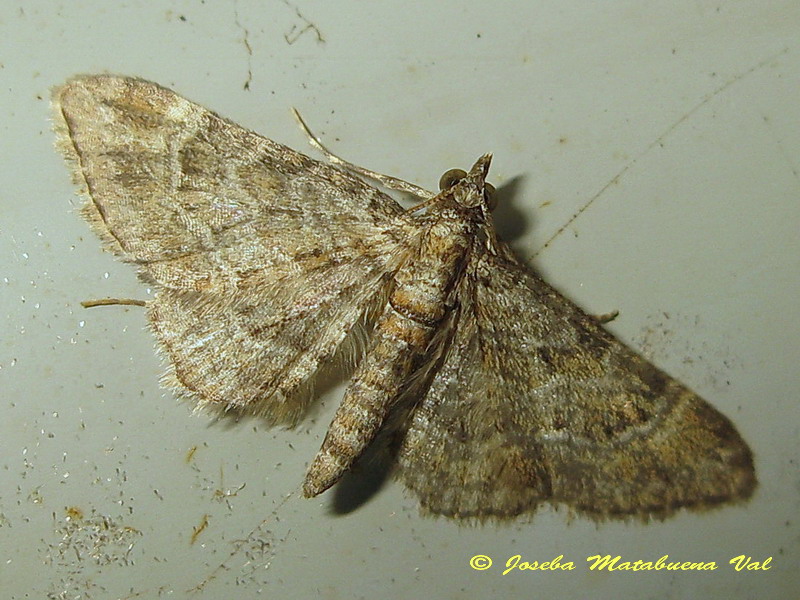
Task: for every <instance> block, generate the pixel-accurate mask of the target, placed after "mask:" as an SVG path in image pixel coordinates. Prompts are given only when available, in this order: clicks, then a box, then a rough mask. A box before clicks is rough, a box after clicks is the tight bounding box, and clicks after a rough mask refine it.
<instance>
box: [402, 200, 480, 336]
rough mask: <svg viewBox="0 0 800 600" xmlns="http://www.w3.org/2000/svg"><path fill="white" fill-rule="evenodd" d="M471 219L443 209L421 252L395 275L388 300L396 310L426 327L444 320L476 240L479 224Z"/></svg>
mask: <svg viewBox="0 0 800 600" xmlns="http://www.w3.org/2000/svg"><path fill="white" fill-rule="evenodd" d="M470 216H471V215H469V214H465V212H464V211H463V210H459V209H456V208H444V209H442V210H441V211H440V212H439V213H438V214H437V215H436V220H435V221H434V222H433V223H432V224H431V225H430V226H429V227H428V229H427V231H426V232H425V234H424V236H423V237H422V240H421V244H420V246H419V250H418V252H417V253H416V254H415V255H414V256H413V257H412V258H411V260H409V261H408V262H407V263H406V264H404V265H403V266H402V267H401V268H400V269H399V270H398V271H397V273H396V274H395V277H394V280H395V289H394V291H393V293H392V295H391V297H390V298H389V304H390V305H391V306H392V307H393V308H394V310H396V311H397V312H399V313H400V314H401V315H404V316H406V317H408V318H410V319H411V320H413V321H416V322H418V323H423V324H431V325H433V324H435V323H438V322H439V321H441V320H442V319H443V318H444V316H445V314H446V305H447V301H448V298H449V296H450V293H451V292H452V290H453V288H454V287H455V285H456V283H457V282H458V280H459V279H460V277H461V274H462V273H463V268H464V265H465V264H466V262H467V260H468V258H469V252H470V249H471V247H472V244H473V240H474V239H475V231H476V229H477V223H476V221H475V220H474V219H473V218H470Z"/></svg>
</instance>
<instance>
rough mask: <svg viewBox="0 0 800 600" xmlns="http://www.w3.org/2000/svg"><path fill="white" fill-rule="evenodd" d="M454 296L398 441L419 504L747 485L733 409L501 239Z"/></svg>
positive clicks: (692, 497)
mask: <svg viewBox="0 0 800 600" xmlns="http://www.w3.org/2000/svg"><path fill="white" fill-rule="evenodd" d="M458 302H459V305H460V306H459V315H458V320H457V322H456V323H455V326H456V327H457V329H456V330H455V332H454V334H453V337H452V341H451V343H450V345H449V347H448V348H447V350H446V351H445V352H446V353H445V354H444V355H443V357H442V359H441V360H442V364H441V366H440V368H439V370H438V373H436V375H435V376H434V377H433V379H432V383H431V386H430V388H429V389H428V391H427V393H426V394H425V395H424V396H423V397H422V399H421V400H420V402H419V404H418V405H417V407H416V409H415V410H414V411H413V413H412V416H411V419H410V421H409V425H408V429H407V432H406V433H405V436H404V438H403V440H402V442H401V445H400V449H399V455H398V457H399V463H400V466H401V477H402V478H403V479H404V480H405V483H406V484H407V485H408V487H409V488H410V489H411V490H413V492H414V493H415V494H417V495H418V496H419V498H420V501H421V504H422V507H423V509H425V510H427V511H429V512H431V513H435V514H442V515H447V516H451V517H460V518H477V519H485V518H506V517H512V516H514V515H517V514H520V513H523V512H530V511H533V510H535V509H536V507H537V506H538V505H539V504H540V503H542V502H543V501H552V502H562V503H566V504H568V505H570V506H572V507H574V508H575V509H577V510H579V511H583V512H587V513H591V514H593V515H595V516H596V517H598V518H603V517H608V516H618V515H638V516H641V517H643V518H646V517H649V516H663V515H665V514H668V513H669V512H671V511H673V510H675V509H677V508H679V507H683V506H686V507H691V506H696V507H703V506H710V505H714V504H717V503H720V502H725V501H730V500H736V499H744V498H746V497H748V496H749V495H750V494H751V493H752V491H753V489H754V487H755V484H756V480H755V474H754V470H753V460H752V455H751V452H750V449H749V448H748V446H747V444H746V443H745V442H744V441H743V440H742V439H741V437H740V436H739V434H738V433H737V431H736V429H735V428H734V426H733V425H732V424H731V423H730V421H729V420H728V419H727V418H726V417H724V416H723V415H722V414H720V413H719V412H717V411H716V410H715V409H714V408H712V407H711V406H710V405H709V404H708V403H706V402H705V401H704V400H702V399H701V398H700V397H698V396H697V395H696V394H695V393H693V392H692V391H691V390H689V389H688V388H686V387H685V386H683V385H682V384H680V383H679V382H677V381H676V380H674V379H672V378H671V377H669V376H668V375H666V374H665V373H663V372H662V371H660V370H658V369H657V368H656V367H654V366H653V365H651V364H650V363H649V362H647V361H646V360H644V359H643V358H642V357H640V356H639V355H638V354H636V353H635V352H633V351H632V350H630V349H629V348H627V347H626V346H624V345H623V344H622V343H621V342H619V341H618V340H617V339H615V338H614V337H613V336H611V335H610V334H609V333H608V332H606V331H605V330H604V329H602V328H601V327H600V326H598V324H597V322H596V320H595V319H594V318H592V317H590V316H587V315H586V314H585V313H583V312H582V311H581V310H580V309H579V308H577V307H576V306H575V305H573V304H572V303H571V302H569V301H568V300H566V299H565V298H564V297H562V296H561V295H560V294H558V293H557V292H556V291H555V290H553V289H552V288H551V287H549V286H548V285H547V284H546V283H544V282H543V281H542V280H541V279H540V278H539V277H538V276H536V275H535V274H534V273H532V272H530V271H529V270H527V269H526V268H525V267H524V266H523V265H522V264H520V263H519V262H518V261H517V260H516V259H515V258H514V257H513V256H512V255H511V253H510V251H508V249H507V248H505V247H501V248H500V253H499V255H498V256H493V255H490V254H488V253H484V254H477V255H476V256H475V257H474V258H473V260H472V261H471V263H470V265H469V267H468V269H467V271H466V274H465V277H464V280H463V283H462V286H461V288H460V289H459V297H458Z"/></svg>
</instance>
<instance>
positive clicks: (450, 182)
mask: <svg viewBox="0 0 800 600" xmlns="http://www.w3.org/2000/svg"><path fill="white" fill-rule="evenodd" d="M491 162H492V155H491V154H484V155H483V156H481V157H480V158H479V159H478V160H477V161H475V164H474V165H472V168H471V169H470V170H469V173H467V172H466V171H464V170H463V169H450V170H449V171H447V172H446V173H445V174H444V175H442V177H441V179H439V189H440V190H441V191H442V192H444V191H449V192H450V194H449V195H450V196H451V197H452V198H453V200H455V201H456V203H457V204H459V205H460V206H463V207H464V208H476V207H478V206H481V207H483V208H484V209H485V210H486V212H489V211H492V210H494V208H495V206H497V199H496V198H495V195H494V186H493V185H492V184H491V183H487V182H486V175H487V174H488V173H489V165H490V164H491Z"/></svg>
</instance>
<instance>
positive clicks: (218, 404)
mask: <svg viewBox="0 0 800 600" xmlns="http://www.w3.org/2000/svg"><path fill="white" fill-rule="evenodd" d="M53 106H54V112H55V123H56V124H55V130H56V133H57V137H58V146H59V147H60V149H61V150H62V151H63V153H64V155H65V156H66V158H67V159H68V162H69V164H70V166H71V168H72V171H73V175H74V179H75V182H76V183H77V184H78V186H79V187H80V188H81V191H82V192H83V195H84V197H85V204H84V206H83V216H84V217H85V218H86V220H87V221H88V222H89V223H90V224H91V226H92V228H93V229H94V231H95V232H96V233H97V234H98V235H99V236H100V238H101V239H102V240H103V242H104V245H105V247H106V248H107V249H109V250H111V251H112V252H114V253H115V254H116V255H117V256H119V257H120V258H122V260H124V261H126V262H129V263H132V264H134V265H135V266H136V267H137V268H138V271H139V274H140V275H141V277H142V279H144V280H145V281H146V282H147V283H148V284H150V285H151V286H153V287H154V289H155V290H156V291H157V293H156V295H155V297H154V298H153V299H152V301H150V302H148V303H147V316H148V320H149V322H150V325H151V327H152V330H153V332H154V334H155V337H156V339H157V341H158V346H159V348H160V350H161V351H162V352H163V353H164V354H165V355H166V357H167V358H168V363H169V367H168V372H167V373H166V375H165V383H166V385H168V386H169V387H171V388H172V389H174V390H175V391H176V392H177V393H178V394H180V395H182V396H186V397H189V398H191V399H192V400H194V401H195V402H196V404H197V406H199V407H201V408H216V409H221V410H230V409H237V410H243V411H246V412H249V413H255V414H258V415H261V416H262V417H263V418H265V419H266V420H267V421H268V422H269V423H270V424H273V425H277V424H285V425H293V424H296V423H297V422H298V421H299V420H300V419H301V418H302V416H303V414H304V411H305V409H306V408H307V406H308V403H309V401H310V400H309V399H310V397H311V396H313V394H309V393H308V390H309V387H310V385H311V383H312V382H313V380H314V376H315V375H316V374H317V373H318V372H319V371H320V369H321V368H322V367H323V366H324V365H326V364H327V363H329V362H330V361H331V360H332V359H333V358H334V357H335V356H336V355H337V352H339V351H340V350H341V348H342V347H344V344H346V343H348V342H349V341H350V340H356V341H360V342H361V343H362V345H363V346H364V350H363V352H362V353H360V358H359V360H358V362H357V365H356V366H355V370H354V373H353V375H352V379H351V381H350V383H349V386H348V388H347V390H346V392H345V395H344V398H343V399H342V401H341V404H340V405H339V407H338V409H337V411H336V414H335V416H334V418H333V421H332V422H331V424H330V427H329V429H328V431H327V435H326V436H325V439H324V441H323V443H322V447H321V448H320V450H319V452H318V453H317V455H316V456H315V457H314V459H313V460H312V461H311V464H310V467H309V468H308V472H307V473H306V476H305V480H304V483H303V493H304V495H305V496H307V497H312V496H316V495H318V494H320V493H321V492H323V491H325V490H326V489H328V488H329V487H331V486H332V485H334V484H335V483H336V482H337V481H338V480H339V479H340V478H341V477H342V475H343V474H344V473H345V472H346V471H347V470H348V469H350V468H351V466H352V465H353V464H354V463H355V462H356V461H357V460H358V458H359V457H360V456H361V455H362V454H363V453H364V451H365V449H366V448H367V447H368V446H369V445H370V444H372V443H373V441H374V440H375V439H376V436H378V434H379V433H381V432H383V431H386V430H388V429H389V428H390V424H393V425H391V429H392V432H393V433H392V436H393V437H392V440H393V446H392V447H393V451H394V453H395V459H396V464H397V473H398V475H399V477H400V478H401V479H402V480H403V482H404V483H405V485H406V486H407V487H408V488H409V489H410V490H411V491H412V492H413V493H414V494H415V495H416V496H417V497H418V498H419V502H420V504H421V507H422V509H423V511H424V512H427V513H432V514H436V515H445V516H448V517H452V518H456V519H470V520H478V521H480V520H486V519H498V520H499V519H508V518H512V517H515V516H517V515H520V514H522V513H532V512H533V511H535V510H536V509H537V508H538V507H539V506H541V505H542V504H545V503H553V504H566V505H568V506H569V507H571V508H572V509H574V510H575V511H578V512H582V513H587V514H588V515H590V516H592V517H594V518H597V519H603V518H610V517H626V516H636V517H640V518H643V519H647V518H650V517H654V516H655V517H662V516H666V515H669V514H671V513H672V512H674V511H675V510H676V509H679V508H682V507H686V508H694V509H701V508H706V507H710V506H714V505H718V504H720V503H725V502H732V501H738V500H744V499H746V498H748V497H749V496H750V495H751V494H752V492H753V489H754V487H755V485H756V477H755V472H754V468H753V457H752V453H751V451H750V449H749V448H748V446H747V444H746V443H745V442H744V441H743V440H742V438H741V437H740V435H739V434H738V433H737V431H736V429H735V427H734V426H733V425H732V424H731V422H730V421H729V420H728V419H727V418H726V417H724V416H723V415H722V414H720V413H719V412H717V411H716V410H715V409H714V408H712V407H711V406H710V405H709V404H708V403H707V402H705V401H704V400H702V399H701V398H700V397H698V396H697V395H696V394H695V393H694V392H692V391H691V390H690V389H688V388H687V387H686V386H684V385H683V384H681V383H680V382H678V381H676V380H675V379H673V378H671V377H670V376H668V375H667V374H665V373H663V372H662V371H660V370H659V369H658V368H656V367H655V366H653V365H652V364H650V363H649V362H647V361H646V360H645V359H643V358H642V357H641V356H639V355H638V354H637V353H635V352H634V351H632V350H631V349H629V348H628V347H626V346H625V345H623V344H622V343H621V342H620V341H618V340H617V339H615V338H614V337H613V336H612V335H611V334H609V333H608V332H607V331H606V330H604V329H603V328H602V326H601V325H600V323H599V322H598V320H597V319H596V318H594V317H592V316H589V315H587V314H586V313H584V312H583V311H582V310H580V309H579V308H578V307H576V306H575V305H574V304H573V303H572V302H570V301H569V300H567V299H566V298H564V297H563V296H561V295H560V294H559V293H558V292H556V291H555V290H554V289H553V288H551V287H550V286H549V285H547V284H546V283H545V282H544V281H543V280H542V279H541V278H540V277H539V276H538V275H536V274H535V273H534V272H532V271H531V270H530V269H529V268H528V267H527V266H526V265H524V264H522V263H521V262H520V261H519V260H518V259H517V258H515V256H514V255H513V253H512V251H511V250H510V248H509V246H508V245H507V244H506V243H504V242H503V241H502V240H500V239H498V237H497V234H496V231H495V228H494V225H493V222H492V209H493V203H494V196H493V188H492V187H491V185H490V184H489V183H487V182H486V177H487V173H488V170H489V165H490V162H491V155H489V154H486V155H484V156H482V157H480V158H479V159H478V160H477V161H476V162H475V164H474V165H473V166H472V167H471V168H470V170H469V171H466V172H465V171H461V170H451V171H449V172H447V173H446V174H445V175H444V176H443V177H442V180H441V181H440V191H439V192H438V193H432V192H427V191H425V190H423V189H421V188H417V187H416V186H413V185H412V184H409V183H405V182H401V181H400V180H396V179H393V178H390V177H385V176H380V175H378V174H376V173H373V172H371V171H367V170H366V169H362V168H359V167H355V166H354V165H351V164H350V163H346V162H345V161H343V160H341V159H338V158H336V157H335V156H332V155H329V157H328V158H329V159H330V160H329V163H330V164H328V163H323V162H319V161H316V160H312V159H311V158H309V157H307V156H305V155H303V154H301V153H298V152H296V151H294V150H291V149H290V148H287V147H285V146H283V145H281V144H278V143H276V142H274V141H272V140H270V139H267V138H264V137H261V136H259V135H257V134H255V133H253V132H251V131H248V130H246V129H244V128H242V127H240V126H238V125H236V124H235V123H232V122H231V121H228V120H226V119H224V118H222V117H220V116H218V115H216V114H215V113H213V112H211V111H209V110H207V109H206V108H203V107H202V106H199V105H197V104H195V103H193V102H190V101H189V100H186V99H184V98H182V97H181V96H179V95H177V94H176V93H175V92H173V91H171V90H168V89H166V88H163V87H161V86H159V85H157V84H155V83H150V82H147V81H144V80H141V79H135V78H130V77H119V76H108V75H90V76H81V77H76V78H74V79H72V80H70V81H68V82H67V83H66V84H65V85H63V86H62V87H60V88H58V89H56V90H55V91H54V95H53ZM365 178H372V179H377V180H378V181H380V182H383V183H385V184H387V185H388V186H389V187H395V188H397V189H401V190H404V191H410V192H412V193H414V194H416V195H417V196H419V198H420V199H421V200H422V202H421V203H420V204H418V205H417V206H415V207H412V208H411V209H408V210H405V209H403V208H402V207H401V206H400V205H399V204H398V203H397V202H395V201H394V200H393V199H392V198H391V197H389V196H388V195H387V194H385V193H384V192H382V191H379V190H378V189H377V188H376V187H373V186H372V185H369V184H368V183H366V182H365Z"/></svg>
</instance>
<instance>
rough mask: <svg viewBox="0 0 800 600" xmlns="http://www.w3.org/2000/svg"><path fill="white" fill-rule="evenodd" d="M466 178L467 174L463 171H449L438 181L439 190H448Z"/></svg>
mask: <svg viewBox="0 0 800 600" xmlns="http://www.w3.org/2000/svg"><path fill="white" fill-rule="evenodd" d="M466 176H467V172H466V171H465V170H464V169H450V170H449V171H447V172H446V173H445V174H444V175H442V177H441V178H440V179H439V189H440V190H446V189H449V188H451V187H453V186H454V185H455V184H457V183H458V182H459V181H461V180H462V179H464V177H466Z"/></svg>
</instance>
